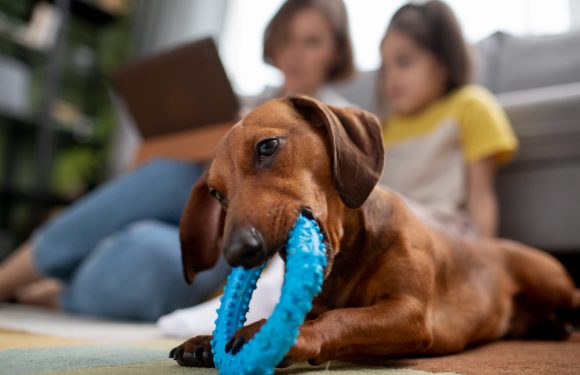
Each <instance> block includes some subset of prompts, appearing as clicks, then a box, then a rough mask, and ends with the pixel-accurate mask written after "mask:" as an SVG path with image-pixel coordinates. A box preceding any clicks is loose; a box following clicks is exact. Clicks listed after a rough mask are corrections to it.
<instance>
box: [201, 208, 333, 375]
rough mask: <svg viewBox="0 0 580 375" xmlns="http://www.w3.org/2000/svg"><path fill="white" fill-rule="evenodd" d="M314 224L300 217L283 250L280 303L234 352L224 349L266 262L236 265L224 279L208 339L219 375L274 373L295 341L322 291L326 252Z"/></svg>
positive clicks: (240, 322) (242, 320) (239, 324)
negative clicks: (219, 303) (283, 267)
mask: <svg viewBox="0 0 580 375" xmlns="http://www.w3.org/2000/svg"><path fill="white" fill-rule="evenodd" d="M325 250H326V249H325V245H324V240H323V236H322V234H321V232H320V228H319V227H318V225H317V224H316V221H314V220H311V219H308V218H306V217H304V216H302V215H299V216H298V218H297V220H296V223H295V224H294V227H293V228H292V230H291V231H290V236H289V239H288V243H287V246H286V253H287V257H286V272H285V275H284V284H283V285H282V293H281V296H280V301H279V302H278V304H277V305H276V307H275V308H274V312H273V313H272V315H271V316H270V318H269V319H268V320H267V321H266V322H265V323H264V324H263V325H262V327H261V328H260V330H259V331H258V332H257V333H256V334H255V335H254V337H253V338H252V339H251V340H250V341H248V342H247V343H245V344H244V346H243V347H242V349H241V350H240V351H239V352H238V353H236V354H235V355H234V354H231V353H226V352H225V346H226V343H227V342H228V340H229V339H230V338H231V337H232V336H233V335H234V333H235V332H236V331H237V330H238V329H239V328H241V327H242V326H243V325H244V323H245V321H246V313H247V312H248V308H249V304H250V300H251V298H252V293H253V292H254V289H255V288H256V283H257V281H258V278H259V277H260V274H261V273H262V270H263V269H264V266H265V263H264V264H262V265H261V266H260V267H258V268H255V269H250V270H245V269H243V268H242V267H236V268H234V269H233V270H232V272H231V273H230V275H229V276H228V280H227V284H226V287H225V290H224V295H223V297H222V298H221V300H220V301H221V306H220V308H219V309H218V318H217V320H216V328H215V330H214V332H213V338H212V340H211V346H212V352H213V355H214V363H215V365H216V367H217V368H218V370H219V373H220V374H226V375H229V374H232V375H233V374H235V375H238V374H272V373H273V372H274V368H275V367H276V365H278V364H279V363H280V362H281V361H282V359H283V358H284V356H285V355H286V353H288V351H289V350H290V348H291V347H292V345H294V343H295V342H296V338H297V337H298V333H299V328H300V325H301V324H302V323H303V322H304V318H305V316H306V314H307V313H308V312H309V311H310V310H311V309H312V300H313V298H314V297H315V296H316V294H318V293H319V292H320V290H321V288H322V281H323V278H324V267H325V266H326V253H325Z"/></svg>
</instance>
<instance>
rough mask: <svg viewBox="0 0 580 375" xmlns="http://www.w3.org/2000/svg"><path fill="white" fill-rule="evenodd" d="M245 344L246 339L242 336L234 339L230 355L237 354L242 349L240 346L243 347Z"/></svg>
mask: <svg viewBox="0 0 580 375" xmlns="http://www.w3.org/2000/svg"><path fill="white" fill-rule="evenodd" d="M245 343H246V339H245V338H244V336H240V337H238V338H237V339H236V341H234V343H233V344H232V354H236V353H238V352H239V351H240V350H241V349H242V346H244V344H245Z"/></svg>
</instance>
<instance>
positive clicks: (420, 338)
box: [284, 297, 433, 364]
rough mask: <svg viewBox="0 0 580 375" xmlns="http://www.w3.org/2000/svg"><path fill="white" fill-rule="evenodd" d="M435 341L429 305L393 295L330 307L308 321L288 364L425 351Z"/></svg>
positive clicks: (289, 357)
mask: <svg viewBox="0 0 580 375" xmlns="http://www.w3.org/2000/svg"><path fill="white" fill-rule="evenodd" d="M432 342H433V335H432V331H431V327H430V324H429V321H428V315H427V310H426V307H425V304H424V303H422V302H420V301H418V300H417V299H415V298H408V297H401V298H389V299H388V300H384V301H381V302H379V303H377V304H375V305H372V306H368V307H357V308H343V309H336V310H330V311H327V312H325V313H323V314H321V315H320V316H319V317H318V318H316V319H315V320H311V321H307V322H305V323H304V324H303V326H302V327H301V329H300V335H299V336H298V340H297V342H296V344H295V345H294V346H293V347H292V349H291V350H290V352H289V353H288V355H287V356H286V358H285V360H284V363H285V364H289V363H292V362H297V361H309V362H310V363H311V364H319V363H324V362H326V361H328V360H331V359H338V358H349V357H357V356H387V355H400V354H407V353H421V352H424V351H426V350H427V349H428V348H429V347H430V346H431V344H432Z"/></svg>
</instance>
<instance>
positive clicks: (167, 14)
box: [109, 0, 229, 176]
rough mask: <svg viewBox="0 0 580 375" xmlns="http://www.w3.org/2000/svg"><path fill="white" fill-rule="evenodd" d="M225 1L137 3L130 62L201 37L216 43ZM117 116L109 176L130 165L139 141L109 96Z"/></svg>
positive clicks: (125, 115) (124, 113) (148, 0)
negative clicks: (209, 38) (211, 39)
mask: <svg viewBox="0 0 580 375" xmlns="http://www.w3.org/2000/svg"><path fill="white" fill-rule="evenodd" d="M228 1H229V0H139V1H137V3H136V9H135V17H134V21H133V22H134V27H133V38H132V39H133V48H132V56H133V59H137V58H139V57H143V56H146V55H148V54H151V53H155V52H158V51H162V50H165V49H169V48H171V47H173V46H176V45H179V44H182V43H186V42H190V41H192V40H195V39H199V38H202V37H205V36H213V37H214V39H215V40H216V41H217V42H218V43H219V41H220V38H221V36H222V30H223V25H224V20H225V11H226V8H227V5H228ZM111 96H112V97H113V101H114V104H115V109H116V112H117V124H118V126H117V127H116V129H115V134H114V135H113V141H112V146H111V148H112V150H111V157H110V162H109V175H110V176H115V175H118V174H119V173H121V172H122V171H123V170H124V169H125V168H126V167H127V166H128V164H129V163H130V161H131V159H132V157H133V155H134V153H135V151H136V149H137V147H138V145H139V142H140V137H139V134H138V132H137V131H136V130H135V126H134V125H133V122H132V119H131V117H130V116H129V115H128V113H127V109H126V108H125V107H124V105H123V103H122V101H120V100H119V98H117V97H115V96H114V94H111Z"/></svg>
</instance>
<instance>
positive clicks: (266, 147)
mask: <svg viewBox="0 0 580 375" xmlns="http://www.w3.org/2000/svg"><path fill="white" fill-rule="evenodd" d="M279 145H280V140H279V139H278V138H269V139H264V140H263V141H261V142H260V143H258V146H257V147H256V149H257V152H258V155H259V156H260V157H270V156H272V155H274V154H275V153H276V150H278V146H279Z"/></svg>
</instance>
